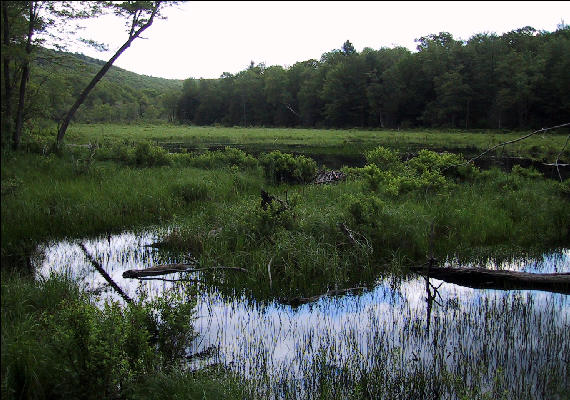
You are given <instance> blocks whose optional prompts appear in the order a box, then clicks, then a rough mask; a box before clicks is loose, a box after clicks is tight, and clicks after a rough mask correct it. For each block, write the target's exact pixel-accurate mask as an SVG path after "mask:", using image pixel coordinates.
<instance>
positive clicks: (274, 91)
mask: <svg viewBox="0 0 570 400" xmlns="http://www.w3.org/2000/svg"><path fill="white" fill-rule="evenodd" d="M416 43H417V52H411V51H410V50H408V49H406V48H403V47H395V48H381V49H379V50H374V49H372V48H365V49H364V50H363V51H362V52H360V53H359V52H357V51H356V50H355V48H354V46H353V45H352V44H351V43H350V41H346V42H345V43H344V44H343V46H342V47H341V48H340V49H335V50H332V51H330V52H327V53H324V54H323V55H322V56H321V58H320V60H316V59H311V60H307V61H302V62H298V63H296V64H294V65H293V66H291V67H288V68H284V67H281V66H270V67H267V66H265V65H264V64H263V63H261V64H257V65H255V63H254V62H253V61H252V62H251V64H250V65H249V67H248V68H246V69H245V70H243V71H241V72H239V73H237V74H230V73H224V74H222V76H221V77H220V78H219V79H193V78H191V79H187V80H186V81H184V84H183V89H182V94H181V96H180V98H179V99H178V102H177V104H176V118H177V120H178V121H180V122H184V123H192V124H196V125H210V124H223V125H229V126H232V125H238V126H279V127H295V126H303V127H334V128H348V127H368V128H400V127H401V128H409V127H451V128H465V129H470V128H509V129H519V128H520V129H524V128H531V127H540V126H550V125H556V124H559V123H562V122H566V120H567V119H568V115H570V74H569V73H568V71H570V57H569V55H570V29H569V27H568V26H567V25H562V26H559V28H558V30H556V31H555V32H545V31H537V30H536V29H534V28H532V27H524V28H521V29H516V30H513V31H511V32H508V33H505V34H503V35H501V36H498V35H496V34H492V33H490V34H489V33H481V34H476V35H474V36H472V37H471V38H470V39H469V40H467V41H461V40H456V39H454V38H453V36H452V35H451V34H449V33H446V32H440V33H439V34H431V35H427V36H424V37H421V38H419V39H416Z"/></svg>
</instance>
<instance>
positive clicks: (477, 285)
mask: <svg viewBox="0 0 570 400" xmlns="http://www.w3.org/2000/svg"><path fill="white" fill-rule="evenodd" d="M410 270H411V271H413V272H417V273H419V274H422V275H424V276H427V277H429V278H435V279H440V280H442V281H445V282H449V283H455V284H457V285H460V286H466V287H470V288H474V289H499V290H544V291H548V292H556V293H563V294H570V273H568V272H562V273H552V274H533V273H528V272H519V271H505V270H502V271H501V270H490V269H485V268H444V267H432V268H429V269H427V268H426V267H425V266H414V267H410Z"/></svg>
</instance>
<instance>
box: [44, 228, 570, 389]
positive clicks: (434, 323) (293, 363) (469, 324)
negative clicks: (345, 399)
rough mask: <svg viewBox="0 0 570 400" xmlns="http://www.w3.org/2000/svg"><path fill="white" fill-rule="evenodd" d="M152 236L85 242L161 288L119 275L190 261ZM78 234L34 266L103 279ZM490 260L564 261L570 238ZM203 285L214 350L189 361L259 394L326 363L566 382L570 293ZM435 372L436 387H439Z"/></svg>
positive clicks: (202, 317)
mask: <svg viewBox="0 0 570 400" xmlns="http://www.w3.org/2000/svg"><path fill="white" fill-rule="evenodd" d="M156 240H157V235H156V234H155V233H152V232H147V233H143V234H131V233H124V234H122V235H117V236H113V237H110V238H107V237H102V238H97V239H91V240H84V241H82V242H81V243H83V244H84V246H85V249H86V251H87V252H89V254H90V255H91V256H92V257H94V258H95V259H97V260H98V262H99V263H100V264H101V265H102V267H103V268H104V269H105V270H106V271H107V273H108V274H109V275H110V276H111V277H112V279H113V280H115V282H117V283H118V284H119V286H121V288H122V289H123V290H124V291H125V292H126V293H127V294H128V295H129V296H131V297H134V296H136V293H137V290H139V289H141V288H143V289H146V290H148V292H149V293H150V294H151V295H153V294H154V295H160V293H161V292H162V291H164V290H169V289H170V288H171V287H172V283H170V282H164V281H137V280H130V279H123V278H122V273H123V272H124V271H125V270H127V269H140V268H146V267H150V266H153V265H157V264H164V263H174V262H184V261H185V260H184V259H180V258H176V259H174V258H169V256H165V255H164V254H162V253H161V252H159V251H158V250H157V249H155V248H152V247H149V246H148V245H150V244H151V243H153V242H155V241H156ZM79 243H80V242H59V243H52V244H49V245H46V246H44V247H43V248H42V249H41V253H42V254H43V256H42V257H40V258H39V259H38V261H37V265H36V268H37V271H38V273H39V274H41V275H46V274H48V273H49V271H52V270H59V271H64V270H65V271H67V272H68V273H70V274H72V275H73V276H75V277H77V278H80V279H81V280H82V281H83V282H85V285H86V287H87V289H88V290H96V289H100V288H105V287H107V282H106V281H105V280H104V279H103V277H102V276H101V275H100V274H99V273H97V271H96V270H95V269H94V268H93V267H92V265H91V264H90V262H89V261H88V259H87V258H86V256H85V254H84V252H83V250H81V248H80V246H79ZM449 264H453V261H450V262H449ZM488 267H490V268H497V269H511V270H517V271H525V272H569V271H570V250H568V249H566V250H562V251H560V252H556V253H552V254H547V255H544V256H543V257H542V259H539V260H517V261H515V262H511V263H503V264H500V265H493V264H489V265H488ZM176 275H178V274H176ZM176 275H173V278H176ZM198 293H199V296H198V302H197V307H196V316H197V318H196V321H195V324H194V326H195V329H196V331H197V333H198V334H199V336H198V337H197V339H196V340H195V341H194V342H193V343H190V344H189V351H190V352H201V351H204V350H206V349H208V348H212V347H213V348H215V349H216V351H215V353H214V356H213V357H210V358H209V359H207V360H202V361H196V362H195V363H194V365H193V367H200V366H202V365H205V364H208V363H219V364H222V365H224V366H226V367H228V368H230V369H231V370H232V371H234V372H237V373H239V374H240V375H241V376H243V377H245V378H256V379H255V382H256V384H255V387H253V388H252V390H254V391H255V392H256V393H257V394H261V395H262V397H267V398H280V397H285V396H288V395H290V394H291V393H293V394H296V395H297V396H301V397H303V396H305V395H307V393H316V392H318V390H320V388H319V385H322V381H320V380H319V379H318V377H319V376H322V374H323V371H324V370H326V371H327V374H328V375H327V376H329V377H335V379H338V382H344V383H345V384H346V386H347V387H349V386H350V385H351V384H352V383H354V382H356V381H358V380H362V378H363V376H366V375H367V374H372V375H373V376H374V377H376V378H378V377H383V379H385V382H384V383H385V384H388V383H389V382H388V383H386V382H387V381H386V380H389V379H392V378H391V377H393V376H395V375H398V376H402V375H404V376H414V374H416V375H417V374H418V373H422V374H426V375H429V374H432V375H434V374H435V375H438V376H441V375H442V373H443V372H444V371H445V373H449V374H451V375H452V376H453V377H455V378H456V379H459V380H461V381H462V382H464V383H466V384H468V385H479V386H482V387H483V388H484V387H485V386H490V385H492V384H493V382H494V381H496V380H497V377H499V378H500V379H501V382H502V384H503V385H504V386H505V388H506V389H507V390H508V391H509V392H513V393H516V394H517V395H519V396H522V397H527V398H543V397H544V396H545V394H544V393H546V392H547V391H548V390H551V389H552V387H553V386H554V389H561V390H562V391H564V390H566V391H568V390H569V387H568V385H569V383H568V374H569V373H570V368H569V367H568V365H569V362H570V359H569V356H568V354H570V296H565V295H562V294H556V293H548V292H541V291H521V290H517V291H501V290H474V289H470V288H465V287H461V286H457V285H454V284H450V283H445V282H443V281H439V280H436V279H430V280H429V281H426V279H425V278H422V277H418V278H409V279H406V280H403V281H402V280H397V281H392V280H390V279H384V280H380V281H378V282H377V284H376V285H375V288H374V289H373V290H371V291H369V292H366V293H363V294H360V295H347V296H343V297H335V298H328V297H324V298H321V299H320V300H318V301H317V302H315V303H312V304H306V305H302V306H300V307H298V308H292V307H290V306H285V305H282V304H279V303H276V302H270V303H269V304H267V303H265V304H263V305H262V304H261V303H257V302H255V301H252V300H251V299H248V298H246V297H245V296H244V295H234V296H227V295H222V294H221V293H220V292H218V291H216V290H214V289H211V288H207V287H202V288H200V290H199V291H198ZM108 297H111V298H114V299H117V300H120V297H119V296H118V295H117V294H116V293H114V292H113V291H112V290H107V291H106V292H104V294H103V296H102V299H104V298H108ZM434 382H435V383H432V384H431V385H432V386H433V387H430V390H439V388H438V387H436V386H437V385H438V384H439V383H438V382H437V381H436V380H434ZM370 385H372V384H371V383H368V386H370ZM340 386H342V385H340ZM428 386H429V385H428ZM549 388H550V389H549ZM338 390H341V389H338ZM339 393H342V390H341V392H339Z"/></svg>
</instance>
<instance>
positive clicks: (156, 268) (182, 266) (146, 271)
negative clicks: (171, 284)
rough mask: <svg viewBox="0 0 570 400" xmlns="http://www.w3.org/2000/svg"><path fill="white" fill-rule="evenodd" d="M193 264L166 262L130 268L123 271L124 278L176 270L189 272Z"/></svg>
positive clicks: (168, 272) (171, 272)
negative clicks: (152, 265)
mask: <svg viewBox="0 0 570 400" xmlns="http://www.w3.org/2000/svg"><path fill="white" fill-rule="evenodd" d="M193 266H194V265H193V264H165V265H155V266H154V267H150V268H145V269H130V270H128V271H125V272H123V278H143V277H145V276H159V275H166V274H173V273H175V272H187V271H188V270H189V269H191V267H193Z"/></svg>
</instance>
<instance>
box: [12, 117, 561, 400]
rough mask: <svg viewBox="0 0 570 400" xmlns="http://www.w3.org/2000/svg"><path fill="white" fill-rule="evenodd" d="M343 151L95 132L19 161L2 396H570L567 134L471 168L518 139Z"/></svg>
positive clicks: (237, 131)
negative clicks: (546, 279) (540, 278)
mask: <svg viewBox="0 0 570 400" xmlns="http://www.w3.org/2000/svg"><path fill="white" fill-rule="evenodd" d="M216 129H223V130H224V132H226V135H227V138H226V139H224V140H221V139H220V136H223V135H217V134H212V133H211V132H212V131H215V130H216ZM126 132H132V136H129V135H128V134H126ZM145 132H146V133H145ZM148 132H152V133H151V134H149V133H148ZM160 132H163V133H162V134H161V133H160ZM339 132H340V131H339ZM106 133H108V134H106ZM328 133H329V132H327V131H325V130H323V131H316V132H315V133H314V135H312V136H311V139H309V138H308V135H307V132H306V131H305V130H297V129H290V130H283V129H282V130H275V131H274V130H272V129H263V128H251V129H243V128H234V129H230V128H194V127H170V126H164V127H161V126H147V127H142V126H123V127H120V126H115V125H101V126H87V125H77V126H74V127H72V128H71V129H70V133H69V140H70V142H69V143H68V145H67V146H66V147H65V148H64V149H60V150H57V149H54V148H53V147H49V146H46V145H45V143H46V142H47V140H48V139H50V138H49V137H48V136H46V137H40V136H35V137H33V138H32V139H31V140H30V141H29V142H27V143H26V144H25V150H24V151H21V152H5V153H4V154H3V156H2V264H3V265H8V266H13V267H16V268H14V269H15V270H16V272H14V269H10V268H3V269H2V274H3V275H2V332H3V334H2V349H3V350H2V365H3V367H2V391H3V394H8V395H9V396H14V395H15V394H17V393H19V394H20V395H23V396H24V397H26V398H41V397H47V398H59V397H61V398H69V397H81V398H91V397H93V398H100V397H115V398H153V397H156V396H166V397H171V398H175V397H176V396H181V397H182V398H204V397H206V398H259V399H272V398H274V399H297V398H299V399H305V398H310V399H312V398H346V399H352V398H354V399H366V398H394V399H419V398H429V399H442V398H446V399H467V398H469V399H472V398H480V399H487V398H500V399H514V398H517V399H519V398H521V399H522V398H524V399H565V398H568V395H569V393H570V384H569V379H568V377H569V374H570V369H569V361H570V360H569V359H568V354H570V348H569V346H570V333H569V332H570V329H569V328H570V303H569V297H568V293H569V292H570V284H569V283H568V276H569V274H570V232H569V229H570V218H569V215H570V214H569V213H568V210H569V197H568V196H569V193H570V191H569V187H568V182H569V181H568V179H567V174H568V171H567V166H564V164H565V161H566V160H568V159H569V158H570V157H569V153H568V149H567V148H566V146H565V144H564V142H565V140H566V137H565V136H564V135H560V134H559V133H557V132H556V130H554V131H545V132H543V133H542V136H540V135H533V136H532V137H529V139H528V140H529V142H526V143H525V141H521V142H519V143H518V146H519V147H518V148H517V154H518V157H515V156H514V155H515V153H514V152H513V150H512V149H510V148H509V146H499V147H497V148H496V149H494V150H493V151H492V152H489V153H488V154H485V156H484V157H480V158H478V159H477V160H474V158H475V157H477V155H479V154H481V153H483V152H484V151H485V150H486V149H487V148H490V147H492V146H494V145H496V144H501V143H504V142H508V141H512V140H513V139H514V135H513V134H510V135H509V134H502V133H499V132H493V133H484V132H481V133H474V134H472V135H473V136H470V137H475V138H477V140H473V141H472V142H471V143H469V142H468V141H466V139H464V138H463V136H462V135H461V134H460V133H452V132H444V131H439V132H438V131H426V132H418V131H409V132H398V131H394V132H385V131H378V132H375V131H364V130H362V131H356V130H353V131H350V132H347V134H346V135H345V136H347V137H348V136H351V137H352V138H353V139H352V140H353V141H354V142H357V143H359V144H358V146H353V147H351V145H349V144H347V143H343V142H342V141H340V142H339V141H338V139H336V138H335V135H336V132H334V131H333V132H330V136H327V134H328ZM137 134H140V136H141V137H144V136H145V135H148V136H146V137H144V140H140V141H135V140H133V136H135V135H137ZM122 135H125V136H124V137H122ZM209 135H211V136H212V139H207V137H208V136H209ZM519 136H522V135H519ZM214 138H215V139H214ZM261 138H263V139H261ZM327 139H330V142H327ZM455 139H457V142H455ZM208 140H216V143H213V142H208ZM310 140H313V141H314V143H313V142H311V143H307V145H306V146H305V145H303V143H304V142H307V141H310ZM478 140H480V141H478ZM531 141H534V143H531ZM180 143H183V144H184V145H183V146H181V145H180ZM169 144H170V145H169ZM292 144H299V146H298V147H297V148H294V147H292V146H291V145H292ZM446 146H447V147H449V149H450V151H446V149H445V147H446ZM344 147H346V148H347V149H352V150H347V151H346V152H344V153H342V152H341V151H339V149H341V148H344ZM442 147H444V148H442ZM537 147H539V148H541V149H543V150H544V149H550V150H548V151H541V153H540V156H538V157H537V156H536V155H535V156H533V154H532V153H533V151H534V152H535V151H536V148H537ZM300 149H302V151H300ZM351 151H353V153H351ZM358 151H360V153H359V154H357V152H358ZM509 152H511V153H509ZM341 153H342V154H341ZM318 154H320V155H321V157H319V156H318ZM335 155H339V156H338V157H336V158H335ZM472 159H473V160H472ZM327 161H328V164H327ZM468 161H472V162H468ZM553 163H555V164H558V165H554V166H553V165H552V164H553ZM331 165H332V167H331ZM317 176H321V177H323V176H325V177H328V178H327V179H324V180H322V179H321V180H319V181H317V180H315V178H316V177H317ZM317 182H320V183H317ZM444 267H445V268H453V269H454V270H464V271H466V270H468V269H469V268H475V267H476V268H484V269H485V270H486V271H497V272H498V273H499V272H501V271H512V273H517V272H525V273H531V274H549V275H551V274H558V275H559V276H561V277H562V278H561V279H562V281H561V282H562V283H559V284H558V286H557V287H550V286H546V287H542V286H534V287H533V286H532V285H531V287H525V288H523V289H521V288H516V287H509V286H508V285H506V284H505V285H504V286H501V285H499V286H498V287H497V285H494V286H492V285H490V284H489V285H485V282H483V284H482V285H480V286H478V287H477V286H475V287H477V288H474V287H469V285H465V284H455V283H452V282H450V281H446V279H445V277H444V278H442V279H436V278H433V277H430V275H429V270H430V268H431V269H433V271H435V270H436V269H438V268H444ZM418 272H419V273H418ZM440 278H441V277H440ZM564 279H566V280H564ZM92 376H96V377H97V379H91V377H92ZM74 382H81V385H79V386H77V385H75V384H74Z"/></svg>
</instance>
